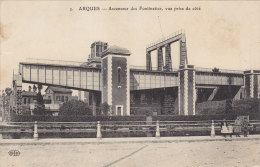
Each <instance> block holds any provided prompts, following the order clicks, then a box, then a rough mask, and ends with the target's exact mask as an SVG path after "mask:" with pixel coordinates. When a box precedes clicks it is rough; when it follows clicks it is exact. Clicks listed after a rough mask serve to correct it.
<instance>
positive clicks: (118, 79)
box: [117, 67, 121, 84]
mask: <svg viewBox="0 0 260 167" xmlns="http://www.w3.org/2000/svg"><path fill="white" fill-rule="evenodd" d="M117 81H118V84H120V83H121V67H118V68H117Z"/></svg>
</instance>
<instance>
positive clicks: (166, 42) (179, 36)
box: [146, 31, 188, 71]
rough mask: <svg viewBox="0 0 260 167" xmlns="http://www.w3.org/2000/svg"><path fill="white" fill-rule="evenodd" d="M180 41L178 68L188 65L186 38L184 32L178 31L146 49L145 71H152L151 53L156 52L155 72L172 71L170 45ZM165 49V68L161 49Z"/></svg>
mask: <svg viewBox="0 0 260 167" xmlns="http://www.w3.org/2000/svg"><path fill="white" fill-rule="evenodd" d="M178 41H180V64H179V65H180V66H181V65H185V64H188V59H187V48H186V37H185V33H184V31H178V32H176V33H174V34H171V35H169V36H168V37H167V38H162V39H161V40H159V41H156V42H154V43H152V44H150V45H148V46H147V48H146V69H147V70H149V71H151V70H152V61H151V52H152V51H154V50H157V70H158V71H172V58H171V44H172V43H174V42H178ZM163 47H165V53H166V55H165V66H164V61H163V52H162V48H163Z"/></svg>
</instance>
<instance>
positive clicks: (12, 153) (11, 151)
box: [8, 150, 20, 157]
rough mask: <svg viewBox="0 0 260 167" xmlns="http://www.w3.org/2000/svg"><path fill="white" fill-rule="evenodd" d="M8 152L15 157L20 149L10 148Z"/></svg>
mask: <svg viewBox="0 0 260 167" xmlns="http://www.w3.org/2000/svg"><path fill="white" fill-rule="evenodd" d="M8 154H9V155H10V156H14V157H16V156H19V155H20V151H18V150H10V151H9V152H8Z"/></svg>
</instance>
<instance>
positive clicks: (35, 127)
mask: <svg viewBox="0 0 260 167" xmlns="http://www.w3.org/2000/svg"><path fill="white" fill-rule="evenodd" d="M33 138H34V139H35V140H38V139H39V135H38V125H37V121H35V122H34V131H33Z"/></svg>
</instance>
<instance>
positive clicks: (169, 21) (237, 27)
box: [0, 1, 260, 89]
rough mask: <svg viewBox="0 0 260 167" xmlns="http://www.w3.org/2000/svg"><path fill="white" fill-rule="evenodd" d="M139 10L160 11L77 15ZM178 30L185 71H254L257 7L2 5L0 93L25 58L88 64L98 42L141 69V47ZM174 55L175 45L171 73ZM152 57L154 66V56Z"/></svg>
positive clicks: (259, 51) (259, 64) (258, 62)
mask: <svg viewBox="0 0 260 167" xmlns="http://www.w3.org/2000/svg"><path fill="white" fill-rule="evenodd" d="M140 6H142V7H161V8H162V9H163V10H161V11H143V10H137V11H130V10H128V11H110V10H99V11H80V10H79V8H80V7H99V8H100V9H104V8H109V7H121V8H131V7H137V8H139V7H140ZM169 7H171V8H174V7H176V8H178V7H181V8H184V9H186V7H189V8H190V9H191V10H178V11H167V10H165V8H169ZM194 7H198V8H200V10H192V8H194ZM180 29H184V30H185V34H186V40H187V54H188V63H189V64H191V65H195V67H207V68H213V67H217V68H220V69H234V70H248V69H260V1H249V2H248V1H234V2H233V1H219V2H217V1H198V2H194V1H182V2H181V1H160V2H156V1H143V2H142V1H140V2H139V1H76V2H75V1H37V2H33V1H0V72H1V73H0V74H1V75H0V89H4V88H5V87H10V86H11V83H12V74H13V70H14V71H15V72H16V71H17V70H18V64H19V62H23V61H26V59H27V58H37V59H50V60H65V61H77V62H86V61H87V58H88V55H89V54H90V45H91V43H92V42H94V41H99V40H100V41H104V42H108V44H109V45H110V46H111V45H117V46H121V47H124V48H127V49H128V50H130V52H131V53H132V55H131V56H130V64H131V65H135V66H145V61H146V60H145V49H146V46H147V45H148V44H149V43H151V42H153V41H156V40H158V39H160V38H161V37H162V36H167V35H169V34H172V33H174V32H176V31H178V30H180ZM178 52H179V50H178V44H173V46H172V60H173V66H174V68H176V67H177V66H178V63H179V62H178V61H179V59H178ZM152 56H153V57H152V61H153V63H152V64H153V66H154V65H155V64H156V52H153V53H152Z"/></svg>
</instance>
